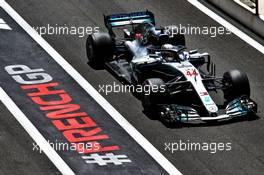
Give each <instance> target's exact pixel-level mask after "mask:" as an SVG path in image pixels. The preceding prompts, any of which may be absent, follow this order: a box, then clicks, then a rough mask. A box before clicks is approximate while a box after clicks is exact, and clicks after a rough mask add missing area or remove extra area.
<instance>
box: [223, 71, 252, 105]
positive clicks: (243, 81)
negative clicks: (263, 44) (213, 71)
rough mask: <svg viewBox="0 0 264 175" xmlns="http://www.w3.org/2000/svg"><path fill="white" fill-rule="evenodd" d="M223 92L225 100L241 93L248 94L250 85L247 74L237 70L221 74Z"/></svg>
mask: <svg viewBox="0 0 264 175" xmlns="http://www.w3.org/2000/svg"><path fill="white" fill-rule="evenodd" d="M222 81H223V82H222V83H223V86H224V87H223V92H224V98H225V99H226V100H227V101H231V100H234V99H235V98H238V97H240V96H242V95H247V96H248V97H249V96H250V85H249V80H248V77H247V74H246V73H244V72H241V71H239V70H230V71H228V72H226V73H224V75H223V80H222Z"/></svg>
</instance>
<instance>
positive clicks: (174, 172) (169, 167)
mask: <svg viewBox="0 0 264 175" xmlns="http://www.w3.org/2000/svg"><path fill="white" fill-rule="evenodd" d="M0 6H1V7H2V8H3V9H4V10H5V11H6V12H7V13H8V14H9V15H10V16H11V17H12V18H13V19H14V20H15V21H16V22H17V23H18V24H19V25H20V26H21V27H22V28H23V29H24V30H25V31H26V32H27V33H28V34H29V35H30V36H31V37H32V38H33V39H34V40H35V41H36V42H37V43H38V44H39V45H40V46H41V47H42V48H43V49H44V50H45V51H46V52H47V53H48V54H49V55H50V56H51V57H52V58H53V59H54V60H55V61H56V62H57V63H58V64H59V65H60V66H61V67H62V68H63V69H64V70H65V71H66V72H67V73H68V74H69V75H70V76H71V77H72V78H73V79H74V80H75V81H76V82H77V83H78V84H79V85H80V86H81V87H82V88H83V89H84V90H85V91H86V92H87V93H88V94H89V95H90V96H91V97H92V98H93V99H94V100H95V101H96V102H97V103H98V104H99V105H100V106H101V107H102V108H103V109H104V110H105V111H106V112H107V113H108V114H109V115H110V116H111V117H112V118H113V119H114V120H115V121H116V122H117V123H118V124H119V125H120V126H121V127H122V128H123V129H124V130H125V131H126V132H127V133H128V134H129V135H130V136H131V137H132V138H133V139H134V140H135V141H136V142H137V143H138V144H139V145H140V146H141V147H142V148H143V149H144V150H145V151H146V152H147V153H148V154H149V155H150V156H151V157H152V158H153V159H154V160H156V162H157V163H158V164H160V166H161V167H162V168H163V169H164V170H166V171H167V172H168V173H169V174H171V175H181V172H180V171H179V170H178V169H177V168H175V166H174V165H173V164H172V163H171V162H170V161H169V160H167V159H166V158H165V157H164V156H163V155H162V154H161V153H160V152H159V151H158V150H157V149H156V148H155V147H154V146H153V145H152V144H151V143H150V142H149V141H148V140H147V139H146V138H145V137H144V136H143V135H142V134H141V133H140V132H138V131H137V130H136V129H135V128H134V127H133V126H132V125H131V124H130V123H129V122H128V121H127V120H126V119H125V118H124V117H123V116H122V115H121V114H120V113H119V112H118V111H117V110H116V109H115V108H114V107H113V106H112V105H111V104H110V103H109V102H108V101H106V100H105V99H104V98H103V97H102V96H101V95H100V94H99V93H98V92H97V90H96V89H94V88H93V86H92V85H91V84H90V83H88V82H87V80H85V79H84V78H83V77H82V76H81V75H80V74H79V73H78V72H77V71H76V70H75V69H74V68H73V67H72V66H71V65H70V64H69V63H68V62H67V61H66V60H65V59H64V58H63V57H62V56H61V55H60V54H59V53H58V52H57V51H56V50H55V49H53V48H52V46H50V45H49V43H48V42H47V41H45V40H44V39H43V38H42V37H41V36H40V35H39V34H38V33H37V32H36V31H35V30H34V29H33V28H32V27H31V26H30V25H29V24H28V23H27V22H26V21H25V20H24V19H23V18H22V17H21V16H20V15H19V14H18V13H17V12H16V11H15V10H14V9H13V8H12V7H11V6H10V5H9V4H8V3H7V2H5V1H4V0H0ZM10 110H12V108H11V109H10Z"/></svg>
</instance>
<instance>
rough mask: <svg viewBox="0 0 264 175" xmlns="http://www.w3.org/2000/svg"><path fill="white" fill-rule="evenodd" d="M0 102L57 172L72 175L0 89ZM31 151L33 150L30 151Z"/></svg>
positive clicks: (70, 170) (69, 169) (68, 168)
mask: <svg viewBox="0 0 264 175" xmlns="http://www.w3.org/2000/svg"><path fill="white" fill-rule="evenodd" d="M0 100H1V101H2V102H3V104H4V105H5V106H6V107H7V109H8V110H9V111H10V112H11V114H12V115H13V116H14V117H15V118H16V120H17V121H18V122H19V123H20V124H21V126H22V127H23V128H24V129H25V130H26V131H27V133H28V134H29V135H30V137H31V138H32V139H33V140H34V141H35V142H36V144H38V146H39V147H40V149H41V150H42V151H43V152H44V153H45V154H46V155H47V156H48V158H49V159H50V160H51V162H52V163H53V164H54V165H55V166H56V167H57V168H58V170H59V171H60V172H61V173H62V174H65V175H74V174H75V173H74V172H73V171H72V169H71V168H70V167H69V166H68V165H67V164H66V163H65V162H64V160H63V159H62V158H61V157H60V156H59V155H58V153H57V152H56V151H55V150H54V149H53V148H52V147H51V145H50V144H49V143H48V142H47V140H46V139H45V138H44V137H43V136H42V135H41V133H40V132H39V131H38V130H37V128H36V127H35V126H34V125H33V124H32V123H31V122H30V120H29V119H28V118H27V117H26V116H25V114H24V113H23V112H22V111H21V110H20V109H19V108H18V106H17V105H16V104H15V103H14V101H13V100H12V99H11V98H10V97H9V96H8V95H7V94H6V92H5V91H4V90H3V89H2V88H0ZM32 151H33V150H32Z"/></svg>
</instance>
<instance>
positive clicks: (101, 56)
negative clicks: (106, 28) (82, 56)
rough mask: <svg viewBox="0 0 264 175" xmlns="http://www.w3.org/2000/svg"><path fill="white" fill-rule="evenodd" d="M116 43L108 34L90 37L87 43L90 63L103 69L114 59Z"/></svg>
mask: <svg viewBox="0 0 264 175" xmlns="http://www.w3.org/2000/svg"><path fill="white" fill-rule="evenodd" d="M113 52H114V43H113V40H112V38H111V36H110V35H109V34H108V33H95V34H92V35H89V36H88V38H87V41H86V53H87V58H88V63H89V64H91V65H92V66H94V67H102V66H103V65H104V63H105V62H107V61H109V60H111V59H112V58H113Z"/></svg>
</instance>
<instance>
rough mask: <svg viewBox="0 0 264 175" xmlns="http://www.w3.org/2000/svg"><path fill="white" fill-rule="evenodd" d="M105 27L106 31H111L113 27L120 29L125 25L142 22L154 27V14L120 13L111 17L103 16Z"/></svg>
mask: <svg viewBox="0 0 264 175" xmlns="http://www.w3.org/2000/svg"><path fill="white" fill-rule="evenodd" d="M104 22H105V26H106V27H107V29H108V30H112V28H114V27H120V26H125V25H132V24H140V23H144V22H150V23H152V24H153V25H155V19H154V14H153V13H152V12H150V11H148V10H147V11H142V12H133V13H122V14H113V15H107V16H106V15H104Z"/></svg>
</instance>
